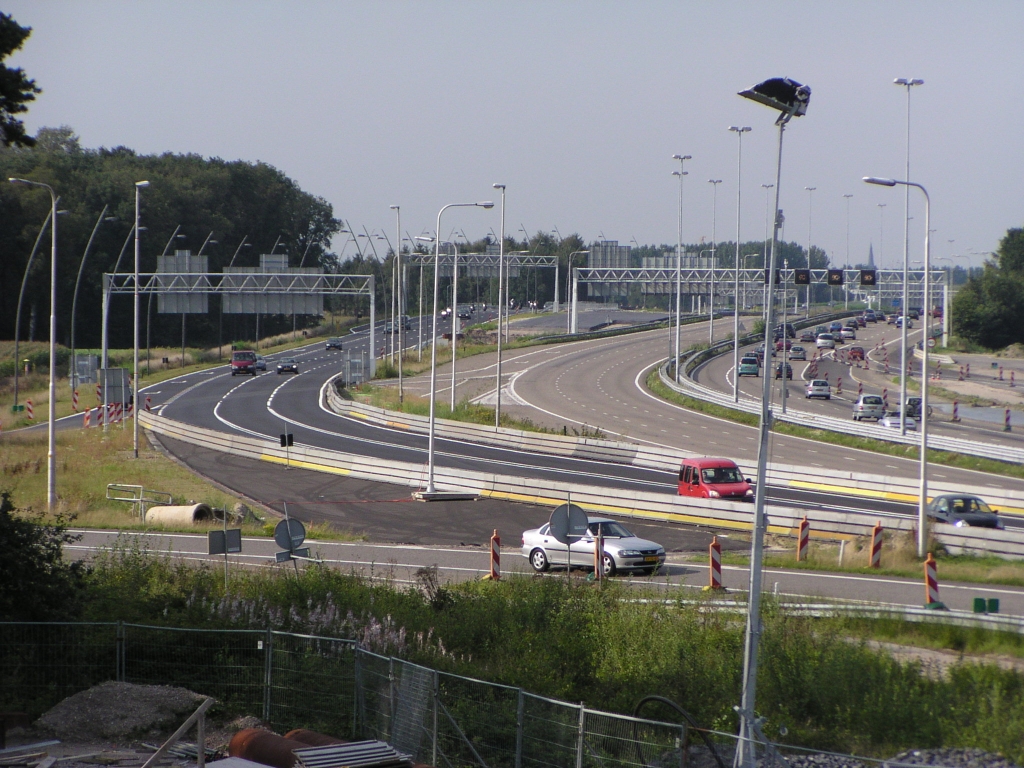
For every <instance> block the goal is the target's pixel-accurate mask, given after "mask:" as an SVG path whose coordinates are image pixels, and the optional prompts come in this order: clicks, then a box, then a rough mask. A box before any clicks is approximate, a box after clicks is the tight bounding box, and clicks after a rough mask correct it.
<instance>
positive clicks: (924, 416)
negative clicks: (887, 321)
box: [864, 176, 932, 557]
mask: <svg viewBox="0 0 1024 768" xmlns="http://www.w3.org/2000/svg"><path fill="white" fill-rule="evenodd" d="M864 181H866V182H867V183H868V184H879V185H881V186H883V187H895V186H896V185H897V184H899V185H901V186H904V187H906V188H907V189H908V190H909V189H910V188H911V187H917V188H918V189H919V190H921V193H922V194H923V195H924V309H925V311H926V312H927V311H928V308H929V307H930V306H931V303H930V302H931V295H930V290H931V282H932V281H931V268H932V257H931V243H930V240H929V237H930V234H931V229H930V226H931V210H932V201H931V198H930V197H929V196H928V190H927V189H925V188H924V187H923V186H922V185H920V184H917V183H915V182H913V181H897V180H896V179H882V178H878V177H877V176H865V177H864ZM905 295H906V294H904V296H905ZM903 310H904V315H903V318H904V323H903V326H904V329H903V332H904V336H905V335H906V325H907V323H906V318H907V317H908V316H907V314H906V307H904V308H903ZM927 327H928V323H927V321H926V322H925V328H927ZM928 341H929V339H928V338H925V340H924V343H923V344H922V345H921V449H920V457H919V478H918V479H919V485H920V489H919V495H918V499H917V556H918V557H924V556H925V548H926V546H927V544H928V536H927V529H926V525H927V522H928V518H927V509H928ZM904 372H906V371H905V369H904ZM905 410H906V400H904V402H903V403H901V404H900V412H901V413H902V412H904V411H905ZM903 418H905V416H904V417H901V420H902V419H903Z"/></svg>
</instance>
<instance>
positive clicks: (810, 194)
mask: <svg viewBox="0 0 1024 768" xmlns="http://www.w3.org/2000/svg"><path fill="white" fill-rule="evenodd" d="M804 189H806V190H807V268H808V269H810V268H811V213H812V211H813V209H814V191H815V190H816V189H817V187H804ZM847 202H849V201H847ZM847 211H849V207H847ZM846 224H847V226H846V233H847V246H846V261H847V263H849V261H850V246H849V233H850V226H849V224H850V217H849V216H847V217H846ZM810 306H811V286H810V285H808V286H807V307H808V309H807V314H808V316H810V312H811V310H810ZM783 346H785V345H783Z"/></svg>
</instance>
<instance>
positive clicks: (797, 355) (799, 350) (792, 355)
mask: <svg viewBox="0 0 1024 768" xmlns="http://www.w3.org/2000/svg"><path fill="white" fill-rule="evenodd" d="M789 359H790V360H806V359H807V350H806V349H804V348H803V347H801V346H795V347H793V348H792V349H791V350H789Z"/></svg>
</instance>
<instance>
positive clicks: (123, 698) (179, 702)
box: [36, 682, 205, 741]
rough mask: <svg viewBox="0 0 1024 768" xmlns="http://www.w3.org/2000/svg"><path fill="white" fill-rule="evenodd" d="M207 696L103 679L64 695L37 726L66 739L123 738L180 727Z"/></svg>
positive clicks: (168, 688)
mask: <svg viewBox="0 0 1024 768" xmlns="http://www.w3.org/2000/svg"><path fill="white" fill-rule="evenodd" d="M204 698H205V697H203V696H201V695H199V694H198V693H194V692H192V691H190V690H188V689H186V688H174V687H172V686H169V685H133V684H132V683H115V682H110V683H102V684H100V685H97V686H94V687H92V688H90V689H89V690H87V691H82V692H81V693H76V694H75V695H74V696H69V697H68V698H66V699H64V700H63V701H62V702H61V703H60V704H58V705H57V706H55V707H54V708H53V709H51V710H50V711H49V712H47V713H46V714H44V715H43V716H42V717H40V718H39V719H38V720H37V721H36V726H37V727H39V728H41V729H43V730H46V731H49V732H50V733H53V734H54V735H55V736H57V737H58V738H60V739H61V740H63V741H74V740H90V739H95V738H97V737H98V738H103V739H123V738H125V737H127V736H130V735H133V734H135V735H142V734H147V733H149V732H151V731H154V730H157V731H159V730H164V729H166V728H171V729H172V730H173V729H174V728H177V727H178V726H179V725H181V723H182V721H184V720H185V719H186V718H187V717H188V716H189V715H191V714H192V713H193V712H194V711H195V710H196V707H198V706H199V704H200V703H201V702H202V701H203V699H204Z"/></svg>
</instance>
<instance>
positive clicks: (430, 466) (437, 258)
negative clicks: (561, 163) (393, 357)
mask: <svg viewBox="0 0 1024 768" xmlns="http://www.w3.org/2000/svg"><path fill="white" fill-rule="evenodd" d="M474 207H475V208H493V207H494V203H492V202H491V201H490V200H488V201H485V202H481V203H449V204H448V205H446V206H444V207H442V208H441V210H439V211H438V212H437V229H436V230H434V231H435V232H438V233H440V232H441V214H443V213H444V212H445V211H446V210H448V209H449V208H474ZM440 263H441V238H440V237H436V238H435V239H434V309H433V317H432V318H431V324H432V331H431V337H430V426H429V429H428V432H427V488H426V490H425V491H424V492H423V493H421V494H420V495H419V497H420V498H422V499H429V498H430V497H432V496H436V494H437V489H436V488H435V487H434V420H435V416H434V414H435V405H436V402H437V295H438V292H439V290H440V276H441V271H440V269H439V266H440Z"/></svg>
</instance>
